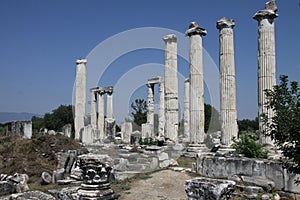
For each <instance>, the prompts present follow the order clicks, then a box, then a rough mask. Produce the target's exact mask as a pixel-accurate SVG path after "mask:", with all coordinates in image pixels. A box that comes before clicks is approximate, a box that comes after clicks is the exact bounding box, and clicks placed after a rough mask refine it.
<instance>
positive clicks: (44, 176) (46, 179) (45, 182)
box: [41, 172, 52, 185]
mask: <svg viewBox="0 0 300 200" xmlns="http://www.w3.org/2000/svg"><path fill="white" fill-rule="evenodd" d="M51 181H52V176H51V174H49V173H48V172H43V173H42V175H41V184H42V185H48V184H50V183H51Z"/></svg>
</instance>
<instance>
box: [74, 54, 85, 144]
mask: <svg viewBox="0 0 300 200" xmlns="http://www.w3.org/2000/svg"><path fill="white" fill-rule="evenodd" d="M86 63H87V61H86V60H85V59H79V60H76V85H75V86H76V88H75V119H74V126H75V139H77V140H79V139H80V130H81V129H82V128H83V127H84V116H85V103H86Z"/></svg>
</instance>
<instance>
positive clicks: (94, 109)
mask: <svg viewBox="0 0 300 200" xmlns="http://www.w3.org/2000/svg"><path fill="white" fill-rule="evenodd" d="M97 89H98V88H95V89H94V88H92V89H91V90H90V91H91V113H90V116H91V126H92V128H93V129H96V128H97V91H96V90H97Z"/></svg>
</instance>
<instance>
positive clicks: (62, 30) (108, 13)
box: [0, 0, 300, 119]
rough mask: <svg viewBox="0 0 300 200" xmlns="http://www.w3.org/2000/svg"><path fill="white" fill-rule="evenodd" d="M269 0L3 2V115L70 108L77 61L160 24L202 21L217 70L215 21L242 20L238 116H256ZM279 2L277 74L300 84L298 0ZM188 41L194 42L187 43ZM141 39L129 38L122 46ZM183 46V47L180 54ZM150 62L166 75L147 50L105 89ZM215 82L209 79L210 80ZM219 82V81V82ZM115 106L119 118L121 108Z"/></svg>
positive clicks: (120, 65) (114, 66)
mask: <svg viewBox="0 0 300 200" xmlns="http://www.w3.org/2000/svg"><path fill="white" fill-rule="evenodd" d="M265 2H266V1H262V0H252V1H241V0H227V1H222V0H210V1H199V0H197V1H195V0H191V1H188V2H186V1H159V0H151V1H143V0H132V1H121V0H120V1H116V0H109V1H108V0H107V1H96V0H89V1H85V0H63V1H62V0H51V1H50V0H43V1H37V0H24V1H17V0H2V1H0V26H1V32H0V44H1V45H0V60H1V67H0V91H1V99H0V111H1V112H33V113H40V114H43V113H45V112H50V111H51V110H53V109H54V108H57V107H58V106H59V105H60V104H71V103H72V93H73V85H74V81H75V61H76V59H78V58H86V57H88V55H91V52H92V50H93V49H94V48H96V47H97V46H98V45H99V44H100V45H101V44H103V43H104V42H105V41H107V40H109V39H110V38H112V37H114V35H116V34H120V33H123V32H124V31H127V30H132V29H136V28H143V27H160V28H164V29H170V30H174V31H177V32H180V33H184V32H185V31H186V30H187V28H188V26H189V23H190V22H191V21H197V22H198V23H199V25H200V26H201V27H203V28H205V29H206V30H207V32H208V34H207V36H205V37H204V38H203V47H204V48H205V50H206V51H207V53H208V54H209V56H210V57H211V58H212V60H213V61H214V63H215V64H216V66H218V51H219V44H218V42H219V41H218V30H217V29H216V21H217V20H219V19H220V18H221V17H223V16H225V17H227V18H232V19H234V20H235V21H236V26H235V28H234V34H235V38H234V39H235V41H234V42H235V62H236V81H237V109H238V117H239V119H243V118H252V119H253V118H255V116H256V115H257V21H255V20H253V19H252V16H253V15H254V14H255V12H256V11H258V10H260V9H263V8H264V3H265ZM277 4H278V14H279V17H278V18H277V19H276V20H275V29H276V54H277V77H278V76H279V75H280V74H286V75H288V76H289V79H290V80H296V81H298V82H299V77H300V76H299V75H300V73H299V72H300V59H299V56H300V54H299V47H300V42H299V32H300V23H299V19H300V7H299V0H289V1H284V0H278V1H277ZM170 33H172V32H170ZM148 34H149V35H147V34H146V35H144V34H141V35H137V36H136V41H142V40H147V39H149V37H152V33H151V32H149V33H148ZM154 36H155V34H153V37H154ZM153 37H152V38H151V39H152V40H153ZM154 39H156V38H155V37H154ZM185 39H186V41H185V42H187V41H188V38H185ZM136 41H132V40H131V41H125V40H124V43H123V41H122V42H121V43H120V44H119V45H120V46H125V45H126V44H127V43H126V42H128V43H132V42H136ZM157 41H158V42H160V43H161V44H162V45H164V44H163V41H162V39H161V37H160V38H159V37H157ZM179 44H180V43H179ZM179 44H178V49H181V46H179ZM118 48H119V46H118V45H116V46H114V47H110V48H107V50H106V53H105V55H104V54H102V55H97V57H98V59H100V60H101V59H103V58H104V57H105V56H107V54H113V53H114V52H115V51H116V49H118ZM182 48H183V47H182ZM102 56H103V57H102ZM147 63H156V65H157V66H155V67H154V68H153V69H155V70H156V69H157V72H158V75H159V73H161V70H162V71H163V63H164V52H163V50H159V49H141V50H138V51H132V52H129V53H127V54H124V55H121V56H119V57H118V58H117V59H115V60H114V61H113V62H112V63H111V64H110V65H109V66H105V67H106V69H107V70H106V71H105V73H104V75H103V76H102V77H99V79H100V83H99V84H100V85H114V84H116V83H117V82H118V80H120V79H121V78H122V77H123V75H124V74H126V73H129V71H130V70H131V69H134V67H136V66H138V65H145V66H144V68H143V69H146V68H147V69H148V68H151V66H150V65H147ZM153 66H154V65H153ZM87 67H88V69H87V70H89V68H93V67H95V66H89V61H88V65H87ZM102 67H103V66H102ZM156 67H157V68H156ZM178 68H179V71H180V73H181V74H182V75H183V77H187V76H188V73H187V72H188V62H187V61H186V60H184V59H181V58H180V59H179V62H178ZM139 73H143V72H139ZM145 73H146V74H147V73H148V72H145ZM149 73H150V72H149ZM149 76H150V74H149ZM204 76H205V75H204ZM149 78H151V77H149ZM209 78H210V77H206V76H205V79H206V80H208V79H209ZM124 80H125V79H124ZM145 81H146V80H145ZM215 82H216V83H217V84H218V80H215ZM145 83H146V82H145ZM125 84H126V83H125ZM179 84H183V83H179ZM138 88H139V89H137V90H136V92H135V93H134V94H133V95H132V96H131V97H130V98H131V99H133V98H135V97H143V95H145V94H146V90H145V87H142V86H140V87H138ZM116 93H117V91H116ZM180 98H183V97H180ZM119 101H122V98H121V99H118V100H116V99H114V103H115V104H119ZM114 106H115V107H114V109H115V115H116V113H117V111H118V107H117V105H114Z"/></svg>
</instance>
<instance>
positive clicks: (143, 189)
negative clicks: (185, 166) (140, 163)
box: [119, 170, 191, 200]
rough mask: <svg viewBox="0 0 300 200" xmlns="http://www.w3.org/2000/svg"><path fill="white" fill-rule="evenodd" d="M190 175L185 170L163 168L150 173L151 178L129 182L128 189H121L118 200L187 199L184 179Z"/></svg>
mask: <svg viewBox="0 0 300 200" xmlns="http://www.w3.org/2000/svg"><path fill="white" fill-rule="evenodd" d="M188 179H191V177H190V176H189V175H188V174H187V173H185V172H175V171H173V170H163V171H159V172H156V173H153V174H151V178H149V179H146V180H137V181H134V182H132V183H131V184H130V189H129V190H125V191H122V192H121V193H119V194H120V198H119V199H120V200H134V199H143V200H147V199H149V200H150V199H151V200H171V199H172V200H180V199H187V196H186V193H185V181H186V180H188Z"/></svg>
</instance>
